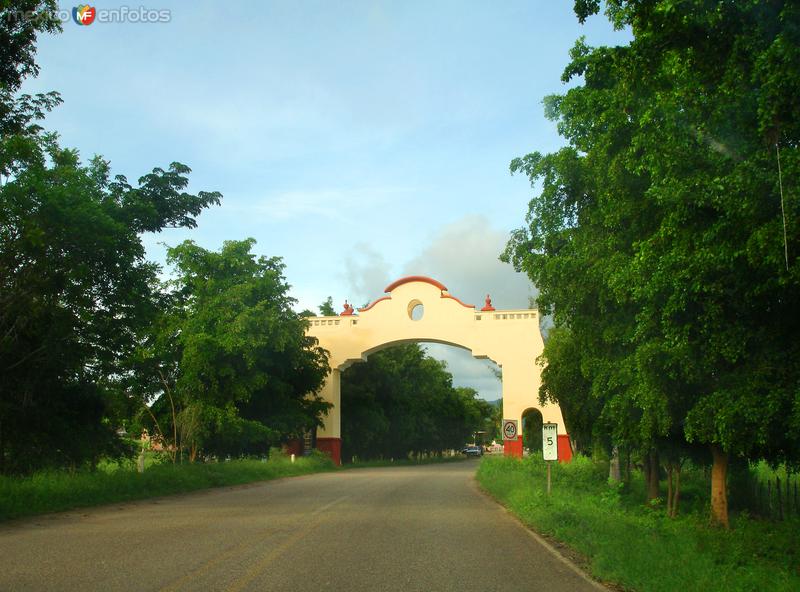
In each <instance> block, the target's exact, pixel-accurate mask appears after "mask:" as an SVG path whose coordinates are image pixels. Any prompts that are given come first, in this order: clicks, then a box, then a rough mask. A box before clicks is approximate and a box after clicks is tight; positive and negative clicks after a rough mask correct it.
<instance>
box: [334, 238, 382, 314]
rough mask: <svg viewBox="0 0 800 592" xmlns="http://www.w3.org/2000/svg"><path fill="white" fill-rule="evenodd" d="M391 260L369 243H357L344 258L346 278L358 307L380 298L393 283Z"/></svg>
mask: <svg viewBox="0 0 800 592" xmlns="http://www.w3.org/2000/svg"><path fill="white" fill-rule="evenodd" d="M389 270H390V265H389V262H388V261H386V259H385V258H384V257H383V255H382V254H381V253H379V252H378V251H376V250H375V249H374V248H372V247H371V246H370V245H368V244H367V243H357V244H356V246H355V248H354V249H352V250H351V251H348V253H347V256H346V257H345V260H344V279H345V281H346V282H347V285H348V288H349V293H350V298H351V299H353V300H354V304H355V306H356V307H359V306H362V305H363V304H366V303H367V302H370V301H371V300H374V299H376V298H379V297H380V296H381V295H382V294H383V289H384V288H385V287H386V286H387V285H389V283H391V281H392V278H391V277H390V273H389Z"/></svg>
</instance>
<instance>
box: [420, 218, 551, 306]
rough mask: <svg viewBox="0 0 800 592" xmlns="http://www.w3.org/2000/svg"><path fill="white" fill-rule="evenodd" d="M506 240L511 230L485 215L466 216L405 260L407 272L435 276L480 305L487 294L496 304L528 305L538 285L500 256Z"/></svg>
mask: <svg viewBox="0 0 800 592" xmlns="http://www.w3.org/2000/svg"><path fill="white" fill-rule="evenodd" d="M507 241H508V233H507V232H505V231H502V230H498V229H496V228H492V227H491V225H490V224H489V220H488V219H487V218H486V217H485V216H482V215H470V216H465V217H464V218H461V219H460V220H458V221H456V222H454V223H452V224H450V225H448V226H445V227H444V228H443V229H442V230H441V232H440V233H439V234H438V236H436V237H435V238H434V239H433V240H432V241H431V243H430V244H429V245H428V246H427V247H426V248H424V249H423V250H422V252H421V253H420V254H419V255H418V256H417V257H415V258H414V259H412V260H410V261H409V262H408V263H406V265H405V267H404V273H405V274H406V275H427V276H430V277H432V278H435V279H437V280H439V281H440V282H442V283H443V284H444V285H446V286H447V288H448V290H449V291H450V293H451V294H452V295H453V296H456V297H458V298H460V299H461V300H463V301H464V302H468V303H469V304H475V305H476V306H478V308H480V307H481V306H483V302H484V298H485V297H486V295H487V294H490V295H491V297H492V304H493V305H494V306H495V308H528V306H529V299H530V297H531V296H535V295H536V289H535V288H534V287H533V285H532V284H531V283H530V281H529V280H528V278H527V276H525V275H524V274H522V273H518V272H516V271H514V268H513V267H512V266H511V265H508V264H506V263H503V262H501V261H500V260H499V259H498V257H499V256H500V253H501V251H502V250H503V249H504V248H505V245H506V242H507Z"/></svg>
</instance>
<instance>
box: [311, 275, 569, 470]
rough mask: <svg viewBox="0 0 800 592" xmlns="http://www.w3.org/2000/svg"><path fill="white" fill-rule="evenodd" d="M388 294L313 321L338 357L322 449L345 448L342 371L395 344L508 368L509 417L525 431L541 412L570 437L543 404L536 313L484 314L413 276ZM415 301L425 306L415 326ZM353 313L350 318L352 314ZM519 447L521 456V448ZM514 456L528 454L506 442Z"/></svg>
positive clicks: (327, 389) (552, 408)
mask: <svg viewBox="0 0 800 592" xmlns="http://www.w3.org/2000/svg"><path fill="white" fill-rule="evenodd" d="M386 293H387V294H388V295H387V296H384V297H382V298H379V299H378V300H376V301H374V302H372V303H371V304H370V305H369V306H367V307H364V308H362V309H360V310H359V314H357V315H356V314H353V310H352V308H351V309H349V310H347V311H346V312H345V313H343V314H342V315H340V316H337V317H311V318H309V328H308V331H307V333H308V334H309V335H311V336H314V337H316V338H317V339H318V340H319V343H320V345H321V346H322V347H324V348H325V349H327V350H328V351H329V352H330V364H331V369H332V370H331V373H330V375H329V376H328V378H327V380H326V382H325V385H324V386H323V388H322V390H321V391H320V395H321V396H322V397H323V398H324V399H325V400H326V401H328V402H330V403H332V404H333V408H332V409H331V411H330V412H329V414H328V416H327V417H326V418H325V426H324V428H322V429H321V430H320V431H319V432H318V436H317V442H318V447H319V448H321V449H324V450H327V451H329V452H330V453H331V454H332V456H333V457H334V459H335V460H337V462H338V460H339V452H340V447H341V409H340V403H341V390H340V377H341V372H342V371H343V370H345V369H346V368H347V367H349V366H350V365H351V364H353V363H356V362H360V361H363V360H365V359H366V357H367V356H368V355H369V354H370V353H372V352H375V351H378V350H379V349H382V348H384V347H387V346H389V345H391V344H395V343H409V342H420V341H425V342H428V341H430V342H436V343H446V344H448V345H455V346H457V347H461V348H464V349H467V350H469V351H470V352H471V353H472V355H473V357H476V358H489V359H491V360H492V361H494V362H495V363H496V364H497V365H498V366H500V367H501V368H502V370H503V387H502V388H503V417H504V418H506V419H516V420H517V421H518V425H519V426H520V429H521V427H522V413H523V412H524V411H525V410H526V409H527V408H529V407H535V408H536V409H539V411H540V412H541V414H542V417H543V419H544V421H545V422H553V423H557V424H559V432H560V433H565V428H564V420H563V418H562V415H561V409H560V408H559V407H558V406H557V405H552V404H549V405H545V406H541V405H539V401H538V392H539V385H540V384H541V378H540V371H541V369H540V367H539V366H538V365H537V364H536V358H537V357H538V356H539V355H540V354H541V353H542V349H543V348H544V343H543V341H542V335H541V332H540V330H539V314H538V312H537V311H536V310H526V309H522V310H495V309H494V308H492V307H491V304H490V302H488V300H487V305H486V306H484V307H483V308H482V309H481V310H477V309H476V307H474V306H472V305H469V304H464V303H463V302H461V301H460V300H459V299H458V298H456V297H454V296H452V295H451V294H450V293H449V291H448V290H447V288H446V287H445V286H444V285H443V284H442V283H441V282H438V281H436V280H434V279H432V278H427V277H423V276H410V277H406V278H401V279H400V280H397V281H396V282H393V283H392V284H390V285H389V286H387V288H386ZM415 303H421V304H422V305H423V307H424V314H423V315H422V318H420V319H418V320H415V319H413V318H412V316H411V310H412V308H413V305H414V304H415ZM347 313H349V314H347ZM517 448H518V450H517ZM506 452H507V453H509V454H515V455H516V454H517V453H519V454H521V452H522V443H521V435H520V441H519V446H518V447H517V445H516V443H509V442H506Z"/></svg>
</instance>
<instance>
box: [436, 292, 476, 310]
mask: <svg viewBox="0 0 800 592" xmlns="http://www.w3.org/2000/svg"><path fill="white" fill-rule="evenodd" d="M442 298H452V299H453V300H455V301H456V302H458V303H459V304H460V305H461V306H465V307H466V308H475V305H474V304H464V303H463V302H461V300H459V299H458V298H456V297H455V296H451V295H450V294H442Z"/></svg>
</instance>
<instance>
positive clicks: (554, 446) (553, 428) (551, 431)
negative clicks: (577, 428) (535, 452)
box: [542, 423, 558, 460]
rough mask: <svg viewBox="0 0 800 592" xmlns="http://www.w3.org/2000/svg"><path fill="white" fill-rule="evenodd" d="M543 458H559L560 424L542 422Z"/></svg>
mask: <svg viewBox="0 0 800 592" xmlns="http://www.w3.org/2000/svg"><path fill="white" fill-rule="evenodd" d="M542 458H544V460H558V424H557V423H545V424H542Z"/></svg>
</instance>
